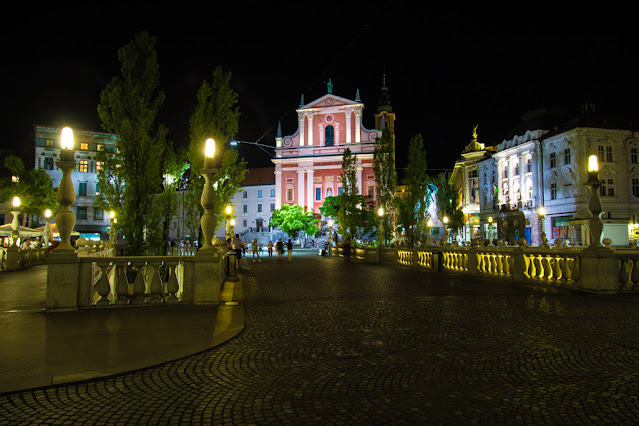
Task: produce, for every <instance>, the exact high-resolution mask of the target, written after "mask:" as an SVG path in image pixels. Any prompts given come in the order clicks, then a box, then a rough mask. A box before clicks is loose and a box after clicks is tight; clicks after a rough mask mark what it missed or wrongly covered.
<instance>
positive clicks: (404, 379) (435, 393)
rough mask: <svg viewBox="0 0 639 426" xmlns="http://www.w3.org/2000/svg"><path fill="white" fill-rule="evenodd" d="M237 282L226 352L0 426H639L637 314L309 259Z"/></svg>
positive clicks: (19, 405)
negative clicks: (236, 311)
mask: <svg viewBox="0 0 639 426" xmlns="http://www.w3.org/2000/svg"><path fill="white" fill-rule="evenodd" d="M247 266H248V265H247ZM250 268H251V274H250V276H246V277H244V279H243V283H242V284H243V292H244V298H245V300H244V301H243V302H241V303H244V304H245V306H246V315H247V318H246V328H245V330H244V332H243V333H241V334H240V335H239V336H238V337H236V338H235V339H233V340H231V341H229V342H227V343H225V344H224V345H222V346H220V347H218V348H215V349H212V350H209V351H206V352H204V353H201V354H199V355H195V356H191V357H187V358H184V359H181V360H178V361H175V362H171V363H168V364H165V365H163V366H161V367H156V368H150V369H146V370H142V371H137V372H134V373H129V374H125V375H120V376H117V377H112V378H108V379H104V380H93V381H90V382H84V383H77V384H73V385H68V386H62V387H53V388H47V389H40V390H35V391H26V392H20V393H13V394H5V395H0V423H3V424H20V423H22V424H27V423H29V424H30V423H38V422H47V423H54V424H57V423H73V424H75V423H85V422H87V423H101V422H104V423H128V424H132V423H145V424H147V423H166V424H176V423H205V424H206V423H232V424H251V423H257V424H282V423H288V424H423V423H428V424H466V423H486V424H523V423H526V424H539V423H549V424H566V423H570V424H575V423H576V424H583V423H590V424H600V423H613V424H636V422H637V419H639V377H638V376H639V333H637V332H636V329H637V325H636V324H638V323H639V303H636V298H634V299H633V298H626V297H624V296H618V297H602V296H594V295H588V294H581V293H576V292H570V291H566V290H558V289H550V288H540V287H527V286H523V285H514V284H506V283H496V282H489V281H478V280H470V279H468V278H466V277H463V276H452V275H443V274H439V275H432V274H429V273H425V272H418V271H413V270H410V269H405V268H393V267H388V266H375V265H360V264H347V263H345V262H344V261H341V260H338V259H334V258H331V259H327V258H319V257H316V256H308V257H305V256H296V257H294V259H293V262H292V263H288V262H286V261H284V262H278V261H277V260H276V259H274V260H272V261H271V260H268V259H266V260H265V261H264V262H262V263H256V264H251V265H250ZM626 299H627V300H626Z"/></svg>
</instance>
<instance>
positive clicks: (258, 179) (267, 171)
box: [242, 167, 275, 186]
mask: <svg viewBox="0 0 639 426" xmlns="http://www.w3.org/2000/svg"><path fill="white" fill-rule="evenodd" d="M258 185H275V167H261V168H254V169H248V170H247V172H246V175H245V176H244V180H243V181H242V186H258Z"/></svg>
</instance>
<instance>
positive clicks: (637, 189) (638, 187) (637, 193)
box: [632, 179, 639, 197]
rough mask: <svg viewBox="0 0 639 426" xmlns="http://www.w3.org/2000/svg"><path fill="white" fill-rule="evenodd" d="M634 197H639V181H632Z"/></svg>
mask: <svg viewBox="0 0 639 426" xmlns="http://www.w3.org/2000/svg"><path fill="white" fill-rule="evenodd" d="M632 196H633V197H639V179H633V180H632Z"/></svg>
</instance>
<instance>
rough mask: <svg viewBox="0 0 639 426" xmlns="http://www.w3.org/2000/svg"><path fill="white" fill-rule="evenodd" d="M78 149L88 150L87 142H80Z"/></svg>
mask: <svg viewBox="0 0 639 426" xmlns="http://www.w3.org/2000/svg"><path fill="white" fill-rule="evenodd" d="M80 149H82V150H85V151H86V150H88V149H89V144H88V143H86V142H80Z"/></svg>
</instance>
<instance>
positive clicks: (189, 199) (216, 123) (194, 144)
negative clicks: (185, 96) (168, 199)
mask: <svg viewBox="0 0 639 426" xmlns="http://www.w3.org/2000/svg"><path fill="white" fill-rule="evenodd" d="M230 82H231V73H230V72H225V71H224V70H223V69H222V67H217V68H215V70H214V71H213V79H212V81H211V82H210V83H209V82H208V81H204V82H202V85H201V86H200V89H199V90H198V92H197V95H196V98H197V104H196V106H195V109H194V111H193V114H192V115H191V118H190V120H189V124H190V131H189V133H190V138H191V143H190V145H189V151H188V159H189V162H190V164H191V172H190V173H191V182H192V186H191V188H190V189H189V193H188V194H186V196H185V198H184V205H185V226H186V227H187V229H189V230H190V231H191V235H195V234H196V233H199V232H198V231H199V228H200V218H201V217H202V213H203V209H202V206H201V204H200V198H201V196H202V189H203V188H204V178H203V177H202V176H201V175H200V170H201V168H202V165H203V164H204V144H205V141H206V139H208V138H213V139H214V140H215V145H216V152H218V153H219V152H222V149H220V148H221V147H223V146H224V144H225V143H226V142H227V141H228V140H229V139H231V138H233V137H234V136H235V134H236V133H237V130H238V120H239V117H240V111H239V107H238V95H237V93H236V92H235V91H234V90H233V89H232V88H231V86H230ZM216 157H217V158H220V157H221V158H222V160H221V166H220V168H219V169H218V171H217V174H216V175H215V176H214V178H213V186H214V188H215V200H216V201H215V217H216V223H220V222H221V221H222V219H223V218H224V216H225V215H224V206H226V205H227V204H228V203H229V201H230V199H231V196H232V195H234V194H236V193H237V192H238V191H239V190H240V188H241V183H242V180H244V176H245V175H246V173H247V169H246V161H244V160H243V159H239V156H238V154H237V152H236V151H233V150H228V151H224V153H223V154H222V155H220V154H216Z"/></svg>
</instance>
